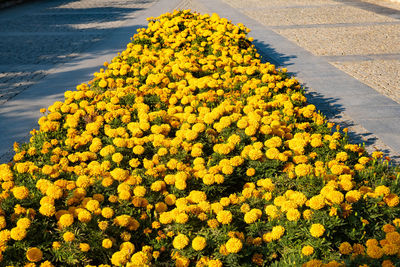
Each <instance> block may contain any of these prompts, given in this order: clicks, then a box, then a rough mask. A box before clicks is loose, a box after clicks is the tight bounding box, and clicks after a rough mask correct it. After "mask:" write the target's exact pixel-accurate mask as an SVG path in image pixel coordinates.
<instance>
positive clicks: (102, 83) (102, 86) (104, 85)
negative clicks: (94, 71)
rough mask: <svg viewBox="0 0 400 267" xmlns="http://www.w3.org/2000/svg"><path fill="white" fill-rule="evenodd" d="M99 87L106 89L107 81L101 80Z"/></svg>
mask: <svg viewBox="0 0 400 267" xmlns="http://www.w3.org/2000/svg"><path fill="white" fill-rule="evenodd" d="M99 86H100V87H101V88H105V87H106V86H107V81H106V80H104V79H101V80H100V82H99Z"/></svg>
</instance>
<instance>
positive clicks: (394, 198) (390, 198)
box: [383, 193, 400, 207]
mask: <svg viewBox="0 0 400 267" xmlns="http://www.w3.org/2000/svg"><path fill="white" fill-rule="evenodd" d="M383 200H384V201H385V203H386V205H388V206H389V207H396V206H397V205H399V203H400V199H399V196H398V195H396V194H392V193H390V194H389V195H387V196H385V197H384V198H383Z"/></svg>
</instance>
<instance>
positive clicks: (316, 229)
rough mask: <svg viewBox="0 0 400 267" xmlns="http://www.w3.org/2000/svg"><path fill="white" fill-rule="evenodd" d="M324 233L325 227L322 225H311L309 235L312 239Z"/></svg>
mask: <svg viewBox="0 0 400 267" xmlns="http://www.w3.org/2000/svg"><path fill="white" fill-rule="evenodd" d="M324 232H325V227H324V226H323V225H322V224H319V223H314V224H312V225H311V228H310V233H311V235H312V236H313V237H321V236H322V235H323V234H324Z"/></svg>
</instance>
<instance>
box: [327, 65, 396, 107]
mask: <svg viewBox="0 0 400 267" xmlns="http://www.w3.org/2000/svg"><path fill="white" fill-rule="evenodd" d="M331 64H333V65H334V66H336V67H337V68H339V69H341V70H343V71H345V72H347V73H348V74H350V75H352V76H354V77H355V78H357V79H358V80H360V81H362V82H364V83H366V84H368V85H369V86H371V87H373V88H375V90H377V91H378V92H380V93H381V94H383V95H385V96H387V97H390V98H392V99H393V100H395V101H396V102H397V103H400V94H399V90H400V79H399V77H400V60H396V59H387V60H382V59H377V60H368V61H354V62H331Z"/></svg>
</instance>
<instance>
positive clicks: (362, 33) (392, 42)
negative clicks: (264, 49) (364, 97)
mask: <svg viewBox="0 0 400 267" xmlns="http://www.w3.org/2000/svg"><path fill="white" fill-rule="evenodd" d="M275 31H276V32H277V33H279V34H281V35H283V36H285V37H286V38H287V39H289V40H291V41H293V42H295V43H296V44H298V45H299V46H301V47H303V48H305V49H306V50H308V51H310V52H311V53H312V54H314V55H318V56H343V55H375V54H396V53H400V45H399V44H400V24H393V25H374V26H347V27H324V28H321V27H315V28H304V29H300V28H295V29H276V30H275Z"/></svg>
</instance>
